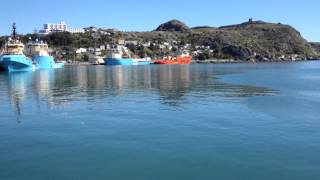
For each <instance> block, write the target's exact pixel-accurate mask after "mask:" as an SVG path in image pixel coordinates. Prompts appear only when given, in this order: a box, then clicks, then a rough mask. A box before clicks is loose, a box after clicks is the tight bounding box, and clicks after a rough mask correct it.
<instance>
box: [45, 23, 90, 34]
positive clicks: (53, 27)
mask: <svg viewBox="0 0 320 180" xmlns="http://www.w3.org/2000/svg"><path fill="white" fill-rule="evenodd" d="M52 32H70V33H84V29H74V28H68V26H67V24H66V23H65V22H63V21H61V22H60V23H57V24H54V23H46V24H44V25H43V29H42V30H40V31H39V33H40V34H50V33H52Z"/></svg>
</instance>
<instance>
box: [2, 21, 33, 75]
mask: <svg viewBox="0 0 320 180" xmlns="http://www.w3.org/2000/svg"><path fill="white" fill-rule="evenodd" d="M23 50H24V45H23V43H22V42H21V41H20V40H19V38H18V37H17V33H16V25H15V23H14V24H13V31H12V37H10V38H9V39H8V41H7V42H6V43H5V45H4V49H3V53H2V55H1V56H0V69H1V70H4V71H8V72H13V71H32V70H34V69H35V65H34V63H33V62H32V60H31V59H30V58H28V57H26V56H25V55H24V53H23Z"/></svg>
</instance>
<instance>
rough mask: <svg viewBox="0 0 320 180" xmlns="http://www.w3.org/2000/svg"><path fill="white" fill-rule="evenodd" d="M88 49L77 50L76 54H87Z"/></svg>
mask: <svg viewBox="0 0 320 180" xmlns="http://www.w3.org/2000/svg"><path fill="white" fill-rule="evenodd" d="M86 52H87V49H86V48H79V49H77V50H76V54H82V53H86Z"/></svg>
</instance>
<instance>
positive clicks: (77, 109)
mask: <svg viewBox="0 0 320 180" xmlns="http://www.w3.org/2000/svg"><path fill="white" fill-rule="evenodd" d="M319 117H320V62H301V63H283V64H219V65H197V64H194V65H186V66H184V65H182V66H179V65H178V66H177V65H172V66H166V65H163V66H156V65H153V66H125V67H119V66H114V67H106V66H71V67H66V68H64V69H52V70H38V71H35V72H19V73H10V74H6V73H2V74H0V143H1V145H0V179H1V180H21V179H32V180H43V179H50V180H55V179H64V180H82V179H83V180H84V179H95V180H104V179H130V180H133V179H136V180H144V179H145V180H164V179H166V180H176V179H183V180H198V179H202V180H204V179H208V180H209V179H210V180H211V179H219V180H229V179H230V180H233V179H246V180H249V179H252V180H256V179H259V180H278V179H279V180H280V179H281V180H283V179H290V180H295V179H296V180H301V179H308V180H313V179H314V180H316V179H320V141H319V137H320V131H319V129H320V118H319Z"/></svg>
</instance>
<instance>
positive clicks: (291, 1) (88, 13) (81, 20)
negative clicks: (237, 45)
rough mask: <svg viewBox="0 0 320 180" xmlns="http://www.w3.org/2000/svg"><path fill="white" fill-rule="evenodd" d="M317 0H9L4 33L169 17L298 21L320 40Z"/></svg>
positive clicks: (146, 26) (4, 6)
mask: <svg viewBox="0 0 320 180" xmlns="http://www.w3.org/2000/svg"><path fill="white" fill-rule="evenodd" d="M319 7H320V1H319V0H264V1H263V0H228V1H222V0H193V1H191V0H176V1H174V0H161V1H158V0H130V1H129V0H122V1H119V0H112V1H109V0H90V1H88V0H87V1H86V0H28V1H27V0H26V1H23V0H9V1H2V2H1V10H0V34H1V35H5V34H9V33H10V28H11V27H10V26H11V24H12V22H16V23H17V26H18V32H20V33H27V32H33V30H34V29H40V28H41V27H42V24H43V23H45V22H54V23H55V22H60V21H66V22H67V24H68V25H69V26H70V27H74V28H80V27H87V26H91V25H95V26H97V27H105V28H117V29H119V30H125V31H148V30H153V29H155V28H156V27H157V26H158V25H159V24H161V23H163V22H165V21H168V20H170V19H179V20H181V21H183V22H185V23H186V24H187V25H188V26H198V25H210V26H222V25H229V24H235V23H241V22H243V21H247V20H248V18H250V17H252V18H253V19H255V20H264V21H269V22H276V23H277V22H281V23H284V24H290V25H292V26H294V27H295V28H296V29H298V31H300V32H301V34H302V35H303V36H304V37H305V38H306V39H307V40H309V41H319V42H320V13H319Z"/></svg>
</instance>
